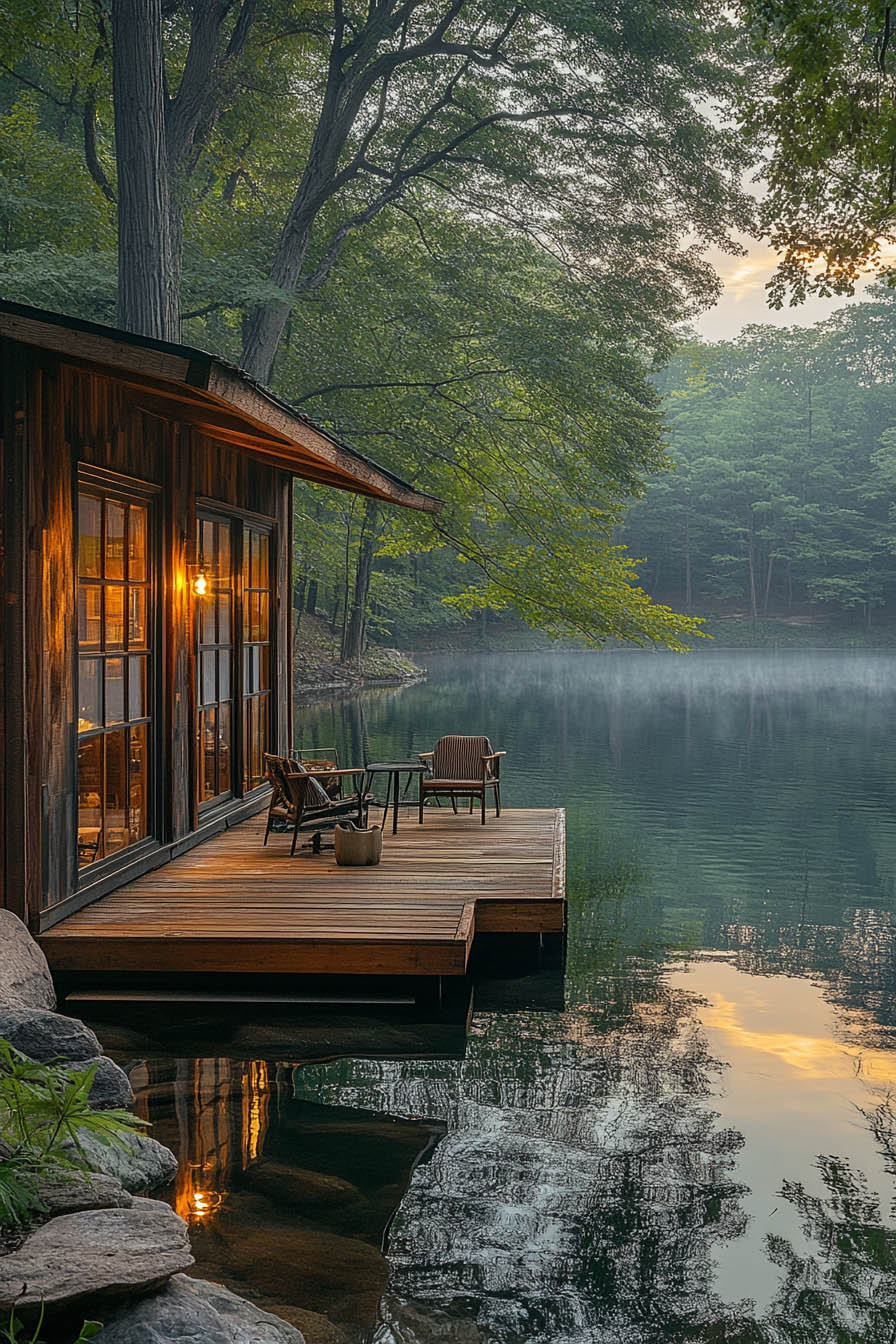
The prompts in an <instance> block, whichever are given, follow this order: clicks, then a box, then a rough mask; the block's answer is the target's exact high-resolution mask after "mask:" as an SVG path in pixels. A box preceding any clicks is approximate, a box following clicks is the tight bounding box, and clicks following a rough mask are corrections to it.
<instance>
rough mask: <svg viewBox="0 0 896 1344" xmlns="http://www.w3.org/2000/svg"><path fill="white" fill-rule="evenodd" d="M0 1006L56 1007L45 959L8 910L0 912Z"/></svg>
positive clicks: (24, 929)
mask: <svg viewBox="0 0 896 1344" xmlns="http://www.w3.org/2000/svg"><path fill="white" fill-rule="evenodd" d="M0 1004H6V1005H7V1006H9V1007H12V1008H46V1009H48V1010H49V1011H50V1012H52V1011H53V1009H54V1008H55V1007H56V991H55V990H54V989H53V980H52V977H51V976H50V968H49V966H48V965H47V959H46V957H45V956H44V954H43V952H42V951H41V950H40V948H39V947H38V945H37V943H36V942H35V941H34V939H33V938H32V937H31V934H30V933H29V932H28V930H27V929H26V927H25V925H24V924H23V923H22V921H21V920H20V919H19V917H18V916H17V915H14V914H13V913H12V911H11V910H0Z"/></svg>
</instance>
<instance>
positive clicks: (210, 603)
mask: <svg viewBox="0 0 896 1344" xmlns="http://www.w3.org/2000/svg"><path fill="white" fill-rule="evenodd" d="M199 640H200V642H201V643H202V644H214V642H215V599H214V596H213V595H212V594H211V593H207V594H206V595H205V597H200V599H199Z"/></svg>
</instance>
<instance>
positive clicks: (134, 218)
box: [112, 0, 180, 341]
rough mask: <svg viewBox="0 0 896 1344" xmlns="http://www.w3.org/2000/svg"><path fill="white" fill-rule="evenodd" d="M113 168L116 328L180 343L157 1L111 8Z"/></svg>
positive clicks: (118, 2)
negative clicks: (115, 189)
mask: <svg viewBox="0 0 896 1344" xmlns="http://www.w3.org/2000/svg"><path fill="white" fill-rule="evenodd" d="M112 28H113V43H114V65H113V100H114V107H115V157H116V162H117V165H118V323H119V326H121V327H124V328H125V330H127V331H135V332H138V333H140V334H141V335H143V336H152V337H155V338H156V339H157V340H164V341H176V340H177V339H178V336H179V325H180V324H179V314H178V294H177V289H176V280H177V270H178V269H179V268H178V267H177V266H176V264H175V261H174V257H173V254H172V239H171V193H170V184H169V180H168V163H167V158H166V148H165V102H164V100H165V86H164V69H163V60H162V7H161V0H112Z"/></svg>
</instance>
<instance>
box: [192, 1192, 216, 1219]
mask: <svg viewBox="0 0 896 1344" xmlns="http://www.w3.org/2000/svg"><path fill="white" fill-rule="evenodd" d="M223 1198H224V1196H223V1194H222V1193H221V1192H220V1191H219V1190H194V1191H193V1193H192V1195H191V1197H190V1205H189V1214H188V1221H189V1222H192V1223H201V1222H202V1220H203V1219H204V1218H210V1217H211V1215H212V1214H213V1213H217V1212H218V1209H219V1208H220V1207H221V1202H222V1200H223Z"/></svg>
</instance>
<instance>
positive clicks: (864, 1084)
mask: <svg viewBox="0 0 896 1344" xmlns="http://www.w3.org/2000/svg"><path fill="white" fill-rule="evenodd" d="M429 674H430V675H429V680H428V681H427V682H426V683H425V684H423V685H420V686H416V687H412V688H411V689H409V690H407V691H404V692H402V693H400V694H395V693H391V692H383V693H382V694H379V695H374V696H373V697H370V698H367V699H365V701H364V704H363V710H362V711H361V712H359V709H358V707H357V706H356V705H355V706H352V705H342V706H328V707H326V708H322V709H320V710H317V711H315V710H310V711H307V718H305V719H304V720H303V722H302V725H301V726H302V730H303V731H304V732H305V734H306V737H305V740H308V741H310V740H311V738H312V737H314V736H315V735H317V736H318V737H319V736H320V734H321V733H323V734H324V736H326V733H327V731H328V730H329V731H330V732H331V734H335V735H336V737H337V738H338V740H339V741H340V742H341V743H342V744H343V745H344V750H346V751H348V752H349V754H351V752H352V751H354V752H355V753H357V752H358V750H365V749H366V750H367V752H368V754H369V755H370V756H371V757H376V756H377V755H389V754H395V752H399V753H400V754H403V755H405V754H406V755H410V754H411V753H412V752H416V751H418V750H425V749H427V748H429V747H431V746H432V744H433V742H434V740H435V739H436V738H437V737H438V736H440V735H441V734H442V733H445V732H452V731H465V732H476V733H478V732H485V733H487V734H488V735H489V736H490V737H491V740H492V743H493V745H494V746H497V747H503V748H506V749H507V751H508V757H507V771H506V774H507V784H506V788H505V793H506V799H507V803H508V805H509V806H522V807H526V806H529V807H531V806H558V805H563V806H565V807H566V809H567V823H568V851H569V854H568V856H569V887H568V889H569V900H570V934H569V963H568V971H567V985H566V989H567V1011H566V1013H565V1014H562V1015H551V1014H525V1013H524V1014H515V1015H501V1014H487V1013H482V1014H479V1015H477V1017H476V1018H475V1021H474V1033H473V1037H472V1039H471V1041H470V1044H469V1046H468V1050H467V1054H466V1057H465V1059H464V1060H463V1061H461V1062H460V1063H459V1064H456V1065H452V1066H448V1065H445V1064H441V1065H435V1066H429V1067H427V1066H425V1065H421V1064H420V1063H419V1062H406V1061H396V1062H395V1064H393V1065H389V1064H388V1063H371V1062H364V1061H356V1062H355V1063H354V1064H352V1065H350V1066H348V1071H347V1072H346V1067H347V1066H345V1065H342V1066H338V1067H337V1066H320V1067H318V1068H314V1067H312V1068H310V1069H309V1068H306V1069H303V1070H302V1071H301V1073H299V1074H297V1077H296V1086H297V1090H298V1094H299V1095H300V1096H303V1097H312V1096H315V1097H317V1098H318V1099H327V1100H330V1101H332V1102H336V1101H339V1102H340V1103H341V1104H346V1103H347V1102H349V1103H350V1104H357V1105H361V1106H367V1107H374V1108H380V1109H382V1110H383V1111H385V1112H387V1113H390V1114H413V1115H427V1116H432V1117H433V1118H441V1119H443V1120H446V1121H447V1123H448V1129H449V1133H448V1137H447V1138H446V1139H444V1140H443V1141H442V1143H441V1144H440V1146H439V1149H438V1150H437V1153H436V1157H435V1158H434V1160H433V1162H432V1163H431V1164H429V1165H428V1166H427V1167H426V1168H423V1169H421V1171H420V1172H419V1173H418V1174H417V1176H416V1177H415V1179H414V1181H413V1182H412V1185H411V1189H410V1191H409V1192H408V1195H407V1196H406V1197H405V1199H404V1200H403V1201H402V1204H401V1206H400V1208H399V1211H398V1215H397V1217H396V1221H395V1225H394V1234H393V1237H392V1240H391V1242H390V1249H389V1255H390V1262H391V1266H392V1277H391V1284H390V1296H389V1297H387V1298H386V1299H384V1304H383V1307H382V1315H383V1319H382V1321H381V1324H380V1327H379V1333H378V1334H377V1336H376V1338H377V1340H379V1341H383V1344H391V1341H398V1340H399V1339H404V1338H406V1337H409V1338H417V1337H419V1338H421V1339H423V1338H427V1339H428V1338H435V1337H436V1336H435V1333H434V1332H433V1333H430V1334H426V1333H425V1332H423V1333H420V1334H419V1335H410V1336H406V1335H405V1334H404V1333H402V1332H403V1331H404V1330H406V1329H407V1316H408V1312H410V1313H411V1315H412V1317H413V1319H414V1320H416V1319H417V1313H419V1312H420V1311H423V1312H424V1314H425V1313H426V1311H427V1310H428V1311H429V1312H431V1313H435V1316H434V1319H435V1318H438V1319H439V1320H441V1319H442V1316H443V1315H445V1314H447V1317H448V1318H449V1319H451V1320H457V1321H464V1322H471V1321H475V1323H476V1329H477V1330H478V1331H479V1332H480V1333H479V1334H476V1335H470V1336H469V1338H476V1339H478V1338H481V1339H483V1340H489V1341H492V1340H494V1341H505V1340H506V1341H532V1342H533V1344H534V1342H535V1341H539V1342H540V1344H541V1342H543V1344H548V1341H553V1342H556V1341H561V1340H568V1341H570V1344H573V1341H590V1340H594V1341H597V1340H604V1339H614V1340H615V1339H624V1340H632V1341H634V1340H637V1341H648V1340H673V1339H680V1338H688V1339H706V1340H709V1339H716V1338H738V1339H740V1338H744V1339H746V1338H748V1337H749V1338H751V1339H752V1338H755V1339H761V1340H769V1341H778V1340H790V1339H803V1338H806V1337H808V1333H811V1336H812V1337H813V1338H816V1339H821V1340H827V1339H830V1340H832V1341H833V1340H834V1339H837V1340H838V1341H839V1340H841V1339H846V1340H853V1339H854V1340H856V1341H859V1340H862V1341H865V1340H868V1341H874V1340H877V1339H880V1340H882V1341H883V1340H889V1339H890V1338H891V1334H890V1331H891V1329H896V1314H894V1309H896V1239H894V1232H893V1221H892V1211H893V1197H894V1187H893V1177H892V1174H891V1173H892V1170H893V1164H894V1163H893V1159H894V1145H893V1142H892V1135H893V1126H892V1115H891V1111H890V1108H889V1097H890V1089H891V1085H892V1083H893V1082H894V1081H896V1055H894V1054H893V1053H892V1050H893V1044H894V1041H893V1026H894V1000H893V988H894V983H896V973H894V972H896V939H894V924H893V916H894V874H896V807H894V802H896V759H894V752H893V744H894V723H896V657H893V656H892V655H890V654H885V653H882V654H872V655H867V654H854V653H849V652H845V653H843V652H832V653H814V652H810V653H791V652H780V653H771V654H768V653H756V654H753V653H743V652H736V653H727V652H716V651H714V650H713V651H707V652H706V653H700V654H694V655H691V656H689V657H676V656H673V655H667V654H653V653H640V652H635V653H632V652H619V653H599V654H591V653H581V654H544V655H541V654H539V655H528V656H522V657H520V656H517V655H483V656H480V657H467V658H464V659H452V658H446V657H439V658H432V659H430V660H429ZM334 1070H336V1071H337V1072H338V1076H339V1082H338V1083H336V1082H335V1079H334ZM832 1238H833V1241H832ZM835 1243H836V1245H835ZM847 1281H848V1283H849V1284H850V1287H849V1288H848V1289H847V1288H845V1286H844V1283H845V1282H847ZM751 1323H752V1324H751ZM443 1325H444V1322H443ZM457 1329H458V1330H460V1326H458V1327H457ZM433 1331H434V1327H433ZM719 1331H721V1332H722V1333H718V1332H719ZM741 1331H744V1332H746V1333H743V1334H742V1333H739V1332H741ZM751 1331H755V1332H756V1333H755V1334H753V1333H750V1332H751ZM729 1332H730V1333H729ZM439 1337H441V1336H439ZM446 1337H450V1338H455V1337H456V1338H458V1339H461V1338H464V1339H466V1338H467V1337H468V1336H467V1335H465V1334H463V1333H457V1334H456V1335H452V1334H449V1335H448V1336H446Z"/></svg>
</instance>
